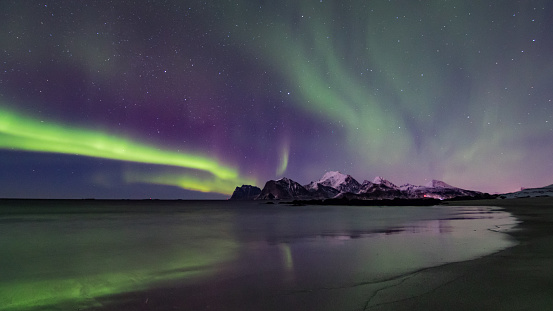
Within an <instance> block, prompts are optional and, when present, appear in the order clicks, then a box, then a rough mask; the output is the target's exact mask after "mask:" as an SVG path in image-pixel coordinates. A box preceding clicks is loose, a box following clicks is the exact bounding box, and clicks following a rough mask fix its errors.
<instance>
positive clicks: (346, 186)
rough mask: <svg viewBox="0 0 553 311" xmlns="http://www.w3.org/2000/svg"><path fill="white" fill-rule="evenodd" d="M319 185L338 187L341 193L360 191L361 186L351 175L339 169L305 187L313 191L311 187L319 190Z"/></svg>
mask: <svg viewBox="0 0 553 311" xmlns="http://www.w3.org/2000/svg"><path fill="white" fill-rule="evenodd" d="M319 185H322V186H326V187H330V188H333V189H336V190H338V192H339V193H340V192H351V193H359V187H360V186H361V185H360V184H359V182H358V181H357V180H355V179H354V178H353V177H351V175H346V174H342V173H340V172H337V171H330V172H327V173H325V174H324V175H323V177H322V178H321V179H319V180H317V181H313V182H311V183H310V184H308V185H305V188H306V189H307V190H309V191H311V189H313V190H318V188H319Z"/></svg>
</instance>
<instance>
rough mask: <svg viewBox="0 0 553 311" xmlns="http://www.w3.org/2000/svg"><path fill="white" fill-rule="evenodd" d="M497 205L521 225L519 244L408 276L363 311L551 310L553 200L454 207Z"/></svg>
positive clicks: (516, 231)
mask: <svg viewBox="0 0 553 311" xmlns="http://www.w3.org/2000/svg"><path fill="white" fill-rule="evenodd" d="M448 205H451V206H497V207H501V208H503V209H504V210H505V211H507V212H509V213H511V214H512V215H513V216H514V217H516V218H517V220H519V221H520V223H519V224H518V225H517V226H516V227H515V228H514V229H513V230H511V231H508V232H505V234H508V235H510V236H511V237H512V238H513V239H515V240H516V241H517V242H518V244H517V245H515V246H512V247H509V248H507V249H505V250H502V251H499V252H497V253H494V254H490V255H487V256H484V257H481V258H476V259H473V260H469V261H462V262H454V263H449V264H445V265H442V266H437V267H432V268H428V269H424V270H421V271H418V272H415V273H412V274H410V275H406V276H404V277H401V278H399V279H396V280H395V281H394V282H390V284H388V285H387V286H386V287H384V288H382V289H380V290H378V291H377V292H375V293H374V294H373V296H372V297H370V299H368V301H367V304H366V306H365V308H364V309H363V310H550V309H551V306H553V269H551V266H553V198H523V199H505V200H499V199H494V200H476V201H458V202H450V203H449V204H448Z"/></svg>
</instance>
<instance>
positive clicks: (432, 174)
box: [0, 0, 553, 199]
mask: <svg viewBox="0 0 553 311" xmlns="http://www.w3.org/2000/svg"><path fill="white" fill-rule="evenodd" d="M0 12H1V13H0V14H1V19H0V197H18V198H161V199H174V198H182V199H208V198H209V199H220V198H228V197H229V195H230V194H231V193H232V191H233V190H234V188H235V187H236V186H240V185H242V184H254V185H257V186H260V187H263V185H264V183H265V181H267V180H269V179H276V178H280V177H283V176H286V177H289V178H291V179H293V180H296V181H298V182H300V183H301V184H307V183H309V182H310V181H313V180H317V179H319V178H320V177H321V176H322V175H323V174H324V173H325V172H326V171H330V170H336V171H341V172H342V173H347V174H351V175H352V176H353V177H354V178H356V179H357V180H359V181H360V182H361V181H363V179H369V180H372V179H373V178H374V177H375V176H383V177H384V178H386V179H388V180H390V181H392V182H394V183H395V184H398V185H400V184H403V183H408V182H409V183H412V184H425V183H426V182H428V181H429V180H431V179H439V180H443V181H445V182H447V183H449V184H452V185H454V186H458V187H461V188H466V189H472V190H479V191H485V192H491V193H494V192H510V191H516V190H519V189H520V187H541V186H545V185H549V184H551V183H553V34H552V32H551V30H552V29H553V2H551V1H548V0H545V1H530V0H528V1H462V0H458V1H445V0H443V1H437V0H435V1H412V0H405V1H383V0H382V1H378V0H375V1H329V0H316V1H308V0H305V1H303V0H302V1H297V0H291V1H247V0H243V1H233V0H225V1H223V0H221V1H146V0H144V1H61V0H56V1H19V0H14V1H7V0H5V1H1V2H0Z"/></svg>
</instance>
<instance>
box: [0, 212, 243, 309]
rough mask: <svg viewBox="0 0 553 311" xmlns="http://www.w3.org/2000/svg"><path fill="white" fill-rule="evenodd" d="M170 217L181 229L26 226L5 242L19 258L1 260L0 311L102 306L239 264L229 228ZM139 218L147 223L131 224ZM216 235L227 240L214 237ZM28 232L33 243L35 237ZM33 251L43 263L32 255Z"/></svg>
mask: <svg viewBox="0 0 553 311" xmlns="http://www.w3.org/2000/svg"><path fill="white" fill-rule="evenodd" d="M129 217H133V216H129ZM166 217H169V218H171V221H173V222H176V223H174V224H171V221H168V220H164V221H165V222H166V223H167V225H166V226H164V228H163V229H159V227H156V225H157V224H156V223H153V224H152V225H150V226H149V227H148V226H135V225H129V226H128V228H123V229H121V228H107V227H106V228H98V227H94V228H90V227H87V226H85V227H83V228H80V229H79V228H75V227H72V226H75V224H73V225H72V224H71V222H66V223H64V220H63V219H62V220H61V222H62V223H61V224H58V225H56V224H54V225H52V224H50V225H47V226H50V227H52V228H51V229H50V230H48V229H45V227H43V226H42V225H41V226H40V230H38V229H36V230H35V229H34V228H33V227H31V228H22V229H21V230H22V232H20V233H19V234H16V235H15V236H10V237H3V238H0V246H2V249H3V251H5V252H7V253H8V254H10V255H11V256H14V257H12V258H3V259H0V262H2V263H3V264H4V266H3V267H2V268H1V269H0V270H1V271H2V272H3V275H2V278H0V310H2V311H4V310H6V311H7V310H18V311H19V310H53V309H56V310H57V309H58V308H59V309H62V310H82V309H86V308H89V307H100V306H101V305H102V300H103V299H104V298H105V299H108V300H109V298H108V297H109V296H111V295H117V294H124V293H129V292H134V291H144V290H148V289H150V288H155V287H156V286H163V285H164V284H169V283H171V282H180V281H182V280H187V279H192V278H206V277H209V276H211V275H213V273H216V272H217V271H218V267H219V265H220V264H221V263H223V262H226V261H229V260H232V259H234V258H235V256H236V253H235V252H236V248H237V244H236V242H235V240H234V239H233V237H232V228H231V227H229V226H228V225H227V224H225V223H223V222H220V221H217V220H218V219H216V218H214V219H212V223H216V227H213V226H211V227H206V226H205V224H203V223H201V222H195V223H194V222H192V223H191V221H190V220H189V219H187V218H179V217H186V215H171V216H166ZM135 220H138V221H141V222H147V221H148V220H145V219H144V218H140V217H138V218H136V219H135V218H131V219H130V221H132V222H134V221H135ZM107 221H109V220H107ZM119 221H121V220H120V219H119ZM83 223H86V221H84V222H83ZM162 223H163V222H162ZM66 227H68V228H69V229H68V228H66ZM183 228H184V229H183ZM214 229H216V230H217V231H220V232H228V234H225V235H224V238H223V235H222V236H221V237H210V236H211V235H212V232H211V230H214ZM25 231H27V234H30V235H33V237H32V238H31V239H29V238H28V237H27V235H25V234H24V232H25ZM68 232H72V234H68ZM197 237H209V238H202V239H200V240H197V239H196V238H197ZM29 252H32V253H33V254H35V253H36V254H40V255H39V256H40V257H29V256H27V254H28V253H29ZM37 256H38V255H37ZM14 258H18V260H17V259H14ZM20 262H24V264H21V263H20ZM10 267H11V270H13V271H11V270H10ZM50 307H52V308H50Z"/></svg>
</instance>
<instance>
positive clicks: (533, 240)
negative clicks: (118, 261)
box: [87, 198, 553, 311]
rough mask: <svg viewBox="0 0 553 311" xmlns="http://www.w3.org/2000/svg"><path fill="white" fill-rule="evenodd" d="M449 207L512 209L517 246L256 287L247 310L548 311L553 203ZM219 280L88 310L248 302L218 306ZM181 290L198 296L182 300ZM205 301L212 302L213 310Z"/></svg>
mask: <svg viewBox="0 0 553 311" xmlns="http://www.w3.org/2000/svg"><path fill="white" fill-rule="evenodd" d="M446 206H494V207H501V208H503V209H505V210H506V211H507V212H509V213H511V214H512V215H513V216H514V217H516V219H517V220H518V221H520V223H519V224H518V225H517V226H516V227H515V228H514V229H512V230H510V231H507V232H503V233H504V234H508V235H509V236H511V237H512V238H513V239H514V240H516V241H517V242H518V244H516V245H514V246H512V247H509V248H506V249H504V250H501V251H498V252H496V253H493V254H489V255H485V256H483V257H479V258H475V259H471V260H467V261H460V262H453V263H447V264H443V265H439V266H433V267H428V268H424V269H421V270H418V271H415V272H409V273H407V274H403V275H400V276H397V277H394V278H391V279H388V280H384V281H377V282H369V283H357V284H351V285H349V286H344V287H337V288H320V289H317V290H316V291H315V292H313V291H310V290H309V291H307V292H289V293H280V294H276V295H273V294H275V293H273V294H268V293H267V291H266V290H265V289H263V288H256V287H254V286H251V287H249V294H247V295H246V296H247V297H250V298H248V299H251V300H250V301H248V302H247V303H245V305H248V306H250V307H253V306H255V307H256V308H257V309H265V310H277V309H278V308H275V307H277V306H295V307H298V308H299V310H311V309H310V307H313V306H315V305H319V306H320V305H321V304H323V305H325V308H324V309H325V310H346V311H347V310H352V311H353V310H356V311H360V310H446V309H447V310H521V309H528V310H549V309H550V306H551V305H553V287H552V286H549V285H553V272H550V273H548V272H547V271H548V270H550V264H553V235H552V234H550V230H549V229H548V226H550V225H553V208H549V207H552V206H553V198H548V199H543V198H537V199H510V200H471V201H455V202H450V203H449V204H447V205H446ZM552 228H553V227H552ZM550 245H551V246H550ZM220 281H221V283H219V284H212V285H209V286H207V287H206V288H203V287H202V288H197V287H195V286H194V285H184V284H182V285H176V286H174V287H167V288H164V289H162V288H158V289H152V290H148V291H143V292H135V293H127V294H122V295H120V296H119V297H111V298H112V299H109V298H108V299H105V300H104V299H100V301H101V302H100V305H101V306H97V307H92V308H88V309H87V310H98V311H100V310H101V311H111V310H122V309H124V310H170V309H173V308H183V309H190V310H211V309H213V310H235V309H236V307H237V306H240V305H241V304H242V303H241V302H240V299H241V298H242V299H243V298H244V297H246V296H245V293H244V292H243V291H240V290H239V289H232V287H230V288H231V290H230V292H227V293H225V294H224V295H225V297H226V298H225V299H223V301H219V300H220V298H221V297H218V296H217V294H216V292H217V290H215V291H213V292H211V293H210V291H209V290H206V289H208V288H209V287H213V288H212V289H216V288H218V287H227V286H226V285H228V284H226V282H229V281H232V280H220ZM548 286H549V287H548ZM235 291H236V292H235ZM178 292H182V293H185V292H186V293H191V292H197V294H195V295H192V296H190V295H188V294H187V295H185V296H187V298H184V297H181V298H179V296H180V295H179V294H177V293H178ZM219 294H221V293H219ZM131 297H132V298H131ZM139 297H140V298H139ZM231 297H235V298H231ZM345 297H348V298H346V299H344V298H345ZM129 298H131V299H130V300H129ZM137 298H138V299H137ZM281 299H283V300H281ZM131 300H132V301H131ZM206 301H210V303H208V304H207V305H206ZM225 301H226V303H230V304H229V305H227V304H225ZM340 301H341V303H339V302H340ZM110 302H111V303H110ZM344 302H345V305H344ZM359 302H365V303H361V305H360V304H359ZM246 309H248V308H246ZM236 310H237V309H236Z"/></svg>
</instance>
